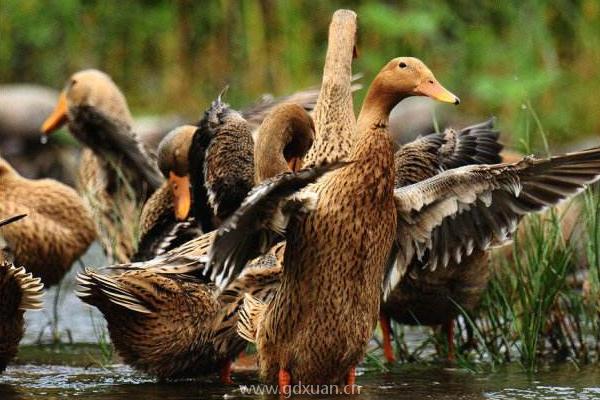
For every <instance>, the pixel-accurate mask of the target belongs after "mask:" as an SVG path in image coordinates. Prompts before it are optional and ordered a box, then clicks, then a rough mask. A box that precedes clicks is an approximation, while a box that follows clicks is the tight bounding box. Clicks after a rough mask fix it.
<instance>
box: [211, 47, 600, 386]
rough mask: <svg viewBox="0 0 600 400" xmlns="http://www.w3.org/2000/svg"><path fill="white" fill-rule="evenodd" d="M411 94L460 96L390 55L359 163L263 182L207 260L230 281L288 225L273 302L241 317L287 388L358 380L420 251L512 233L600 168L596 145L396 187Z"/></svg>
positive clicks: (373, 93) (448, 250)
mask: <svg viewBox="0 0 600 400" xmlns="http://www.w3.org/2000/svg"><path fill="white" fill-rule="evenodd" d="M410 95H428V96H430V97H433V98H435V99H438V100H441V101H446V102H452V103H458V98H456V97H455V96H454V95H452V94H451V93H449V92H448V91H447V90H445V89H443V87H441V85H440V84H439V83H438V82H437V80H436V79H435V78H434V77H433V74H432V73H431V72H430V71H429V69H428V68H427V67H426V66H425V65H424V64H423V63H422V62H421V61H420V60H417V59H415V58H409V57H402V58H397V59H394V60H392V61H390V62H389V63H388V64H387V65H386V66H385V67H384V68H383V69H382V71H381V72H380V73H379V74H378V75H377V77H376V78H375V80H374V81H373V83H372V85H371V87H370V89H369V91H368V93H367V96H366V99H365V102H364V104H363V108H362V110H361V113H360V116H359V118H358V122H357V130H356V135H355V145H354V149H353V151H352V153H351V154H350V157H349V161H350V164H349V165H348V166H347V167H345V168H342V169H340V170H338V171H335V172H332V173H331V174H329V175H326V176H325V177H323V178H322V179H321V180H319V181H318V182H317V183H316V184H315V185H313V186H311V187H309V189H308V190H304V191H303V192H300V193H298V194H296V195H295V196H294V197H293V198H292V199H289V198H288V199H287V200H286V196H288V193H278V190H277V189H278V187H277V184H276V183H272V184H271V186H272V187H271V189H270V190H267V189H266V188H263V189H262V190H259V189H255V190H254V191H253V193H251V194H250V195H249V196H248V198H247V199H246V200H245V201H244V203H243V204H242V206H241V207H240V209H239V210H238V211H237V212H236V213H235V214H234V215H233V216H232V217H231V218H230V219H229V220H228V222H227V223H225V224H223V226H222V227H221V228H219V230H218V231H217V235H216V237H215V241H214V242H213V246H212V248H211V257H210V262H209V263H208V266H207V269H206V271H205V272H210V276H211V278H214V279H215V280H216V282H217V284H218V285H219V286H220V287H223V286H225V285H226V284H228V282H229V281H230V280H231V277H232V276H235V274H236V272H237V271H239V270H240V269H241V268H243V266H244V265H245V262H246V259H247V258H248V257H249V256H254V255H255V254H256V253H257V248H258V253H260V252H261V251H264V250H265V249H268V248H269V239H270V238H271V237H272V234H271V233H270V232H272V231H273V230H275V231H277V232H278V233H279V234H281V233H282V231H283V230H284V229H286V231H285V237H286V239H287V243H286V249H285V255H284V263H283V265H284V266H283V270H282V277H281V286H280V288H279V289H278V290H277V292H276V293H275V295H274V298H273V300H272V301H271V302H268V303H262V302H260V301H257V300H256V299H253V298H252V297H251V296H248V295H247V296H246V297H247V299H246V301H245V304H244V308H243V309H242V311H241V317H240V333H241V334H242V335H243V336H244V337H245V338H247V339H249V340H252V341H255V342H256V344H257V347H258V351H259V364H260V369H261V375H262V377H263V379H267V380H276V379H277V380H278V381H279V385H280V386H282V387H283V388H285V387H287V385H289V383H290V382H291V381H302V382H304V383H323V382H330V383H342V382H346V383H347V384H350V383H353V381H354V378H353V376H354V366H355V365H356V364H357V363H358V362H359V361H360V359H361V357H362V356H363V354H364V351H365V348H366V344H367V343H368V340H369V339H370V337H371V333H372V330H373V328H374V326H375V323H376V319H377V315H378V313H379V295H380V292H379V290H380V288H381V287H383V289H384V298H387V296H388V295H389V293H390V291H391V290H392V289H393V288H394V287H396V285H397V284H398V282H399V281H400V280H401V279H402V277H403V276H404V273H405V271H406V269H407V267H408V266H409V264H410V263H411V262H412V260H413V259H414V257H418V259H420V260H423V259H425V257H426V258H427V264H426V267H428V268H430V269H431V270H435V269H436V268H446V267H447V266H448V263H449V262H450V260H453V261H455V262H456V263H460V262H461V260H462V258H463V257H465V256H469V255H471V254H473V251H474V250H482V251H483V250H486V249H487V248H489V247H490V246H493V245H496V244H500V243H502V242H504V241H506V240H507V239H508V236H509V234H510V233H511V232H512V231H514V229H516V226H517V223H518V221H519V219H520V218H521V217H522V216H523V215H525V214H527V213H529V212H533V211H538V210H540V209H543V208H545V207H547V206H549V205H552V204H555V203H556V202H558V201H559V200H561V199H564V198H566V197H568V196H570V195H572V194H574V193H577V192H579V191H580V190H581V189H582V187H583V186H585V185H586V184H588V183H590V182H593V181H594V180H596V179H597V178H598V174H599V173H600V149H598V148H595V149H590V150H586V151H582V152H579V153H572V154H567V155H565V156H559V157H554V158H551V159H546V160H540V159H535V158H533V157H530V158H526V159H524V160H523V161H521V162H519V163H515V164H497V165H469V166H464V167H460V168H455V169H451V170H448V171H444V172H441V173H439V174H437V175H435V176H434V177H432V178H429V179H426V180H424V181H420V182H418V183H416V184H413V185H407V186H403V187H401V188H398V189H394V161H393V156H394V153H393V145H392V142H391V139H390V138H389V136H388V134H387V122H388V116H389V112H390V110H391V109H392V107H393V106H395V105H396V104H397V103H398V102H399V101H401V100H402V99H403V98H405V97H407V96H410ZM307 197H312V204H311V205H310V206H306V205H305V206H304V210H303V213H302V214H301V215H297V216H296V218H295V219H294V218H291V217H290V218H289V219H288V220H287V221H289V223H288V224H287V225H285V224H283V223H282V220H283V219H282V218H281V215H282V214H284V215H285V210H290V209H292V210H294V208H298V207H297V206H296V205H295V204H294V203H297V202H298V200H299V199H301V198H307ZM315 203H316V204H315ZM265 204H270V205H271V206H272V205H273V204H276V205H279V206H280V207H279V208H277V207H274V208H273V211H274V212H273V213H272V214H270V215H267V214H265V215H264V216H265V218H264V220H263V222H262V223H259V222H256V221H255V220H254V219H253V218H251V216H253V215H256V212H257V210H261V209H263V208H264V205H265ZM382 278H384V279H382ZM284 390H285V389H284Z"/></svg>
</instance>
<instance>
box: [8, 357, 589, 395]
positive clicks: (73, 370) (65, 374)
mask: <svg viewBox="0 0 600 400" xmlns="http://www.w3.org/2000/svg"><path fill="white" fill-rule="evenodd" d="M359 373H360V375H359V377H358V378H357V383H358V384H359V385H360V386H361V388H360V389H361V390H360V395H355V396H343V395H339V396H336V398H345V397H351V398H354V399H390V398H391V399H437V400H442V399H448V400H451V399H452V400H455V399H545V400H550V399H581V400H584V399H585V400H588V399H600V387H598V385H599V382H598V377H600V369H598V368H583V369H581V370H576V369H575V368H573V367H571V366H562V367H560V368H555V369H553V370H551V371H546V372H542V373H539V374H536V375H535V376H531V377H528V376H527V375H526V374H524V373H522V372H521V371H520V370H519V369H518V368H510V369H505V370H503V371H500V372H496V373H492V374H472V373H470V372H465V371H463V370H458V369H451V368H443V367H438V366H430V365H402V366H398V367H397V368H395V369H394V370H393V371H392V372H389V373H380V372H373V371H359ZM234 380H235V384H233V385H228V386H224V385H221V384H220V383H219V382H218V381H217V380H211V379H205V380H199V381H186V382H173V383H158V382H156V381H154V380H152V379H149V378H146V377H143V376H140V374H138V373H136V372H135V371H133V370H131V369H130V368H128V367H126V366H120V365H119V366H112V367H110V368H108V369H104V368H96V367H91V368H84V367H68V366H58V365H31V364H28V365H21V366H11V367H9V368H8V369H7V371H6V372H5V374H4V375H2V376H0V399H3V400H4V399H6V400H9V399H31V398H63V397H70V396H78V397H80V398H86V399H107V400H112V399H114V400H117V399H120V400H123V399H127V400H137V399H140V400H141V399H149V398H158V397H160V398H163V399H198V398H202V399H204V398H207V399H252V398H264V397H269V396H265V395H263V396H261V395H257V394H246V393H244V392H243V390H244V389H247V388H251V385H256V384H257V382H256V380H255V378H254V374H253V373H249V372H245V373H236V374H234ZM242 386H244V388H242ZM313 390H315V391H316V390H317V389H316V388H315V389H313ZM321 390H328V389H321ZM270 397H275V396H270ZM296 398H312V399H319V398H327V396H321V395H311V396H296Z"/></svg>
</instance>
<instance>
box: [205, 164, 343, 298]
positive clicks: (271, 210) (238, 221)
mask: <svg viewBox="0 0 600 400" xmlns="http://www.w3.org/2000/svg"><path fill="white" fill-rule="evenodd" d="M346 164H347V163H345V162H335V163H329V164H321V165H319V166H317V167H312V168H307V169H303V170H300V171H298V172H286V173H283V174H280V175H277V176H275V177H274V178H271V179H268V180H266V181H264V182H263V183H261V184H260V185H258V186H256V187H255V188H254V189H253V190H252V191H251V192H250V193H249V194H248V197H246V199H245V200H244V202H243V203H242V205H241V206H240V208H239V209H238V210H237V211H236V212H235V213H234V214H233V215H232V216H231V217H230V218H229V219H228V220H227V221H225V222H224V223H223V224H222V225H221V226H220V227H219V229H218V230H217V233H216V236H215V240H214V242H213V245H212V248H211V251H210V255H209V263H208V264H207V265H206V268H205V274H206V275H210V279H211V281H213V282H215V284H216V285H217V286H219V287H221V288H223V287H225V286H227V284H229V282H230V281H231V280H232V279H233V278H235V276H237V275H238V274H239V273H240V271H241V270H242V268H243V267H244V266H245V265H246V263H247V262H248V261H250V260H251V259H253V258H256V257H258V256H259V255H262V254H265V253H266V252H267V251H268V250H269V249H270V248H271V247H272V246H273V245H275V244H276V243H277V242H278V241H280V240H282V239H283V238H284V235H285V229H286V228H287V225H288V222H289V221H290V218H291V217H292V216H294V215H297V214H299V213H303V212H308V211H310V210H311V209H312V208H314V205H315V204H316V201H317V200H318V198H317V197H318V195H317V193H316V192H313V191H311V190H310V189H307V190H303V191H301V189H303V188H304V187H306V186H307V185H309V184H311V183H313V182H315V181H316V180H317V179H319V178H320V177H321V176H323V175H324V174H325V173H327V172H329V171H332V170H334V169H337V168H340V167H342V166H344V165H346Z"/></svg>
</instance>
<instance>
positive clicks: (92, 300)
mask: <svg viewBox="0 0 600 400" xmlns="http://www.w3.org/2000/svg"><path fill="white" fill-rule="evenodd" d="M77 283H78V284H79V288H78V289H77V290H76V291H75V294H76V295H77V297H79V298H80V299H81V300H82V301H83V302H84V303H87V304H90V305H93V306H98V301H99V300H100V299H101V298H104V299H105V300H107V301H109V302H110V303H113V304H115V305H118V306H121V307H125V308H127V309H129V310H131V311H135V312H137V313H141V314H150V313H152V311H151V310H150V309H148V307H146V306H145V305H144V304H143V302H142V301H141V300H140V299H139V298H138V297H136V296H135V295H133V294H132V293H130V292H129V291H127V290H126V289H125V288H124V287H123V286H122V285H121V284H120V283H119V282H118V281H117V280H116V279H114V278H113V277H111V276H107V275H103V274H99V273H97V272H95V271H93V270H91V269H89V268H84V269H83V271H81V272H79V273H78V274H77Z"/></svg>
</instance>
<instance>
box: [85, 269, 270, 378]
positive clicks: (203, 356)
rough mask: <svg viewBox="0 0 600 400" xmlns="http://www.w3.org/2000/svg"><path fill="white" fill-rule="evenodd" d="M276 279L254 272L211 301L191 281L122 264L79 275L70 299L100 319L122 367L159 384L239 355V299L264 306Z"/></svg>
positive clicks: (208, 292) (207, 288)
mask: <svg viewBox="0 0 600 400" xmlns="http://www.w3.org/2000/svg"><path fill="white" fill-rule="evenodd" d="M270 267H275V264H272V265H270ZM278 274H279V270H278V269H277V268H263V267H258V268H254V270H253V271H248V273H247V274H245V275H244V276H240V277H239V279H237V280H236V281H234V282H232V284H231V286H230V287H228V288H227V290H226V291H225V292H224V293H223V294H221V295H219V294H218V293H217V291H216V290H215V288H214V286H213V285H211V284H207V283H206V282H204V281H202V280H199V279H196V278H194V277H191V276H186V275H182V274H175V275H173V274H168V273H167V274H164V273H161V272H159V271H158V270H156V269H152V268H150V269H144V268H136V267H133V266H132V267H128V266H127V265H122V266H119V268H118V269H117V270H113V273H107V271H92V270H90V269H86V270H84V271H83V272H81V273H80V274H79V275H78V282H79V289H78V292H77V295H78V296H79V297H80V298H81V299H82V301H84V302H86V303H88V304H90V305H93V306H95V307H97V308H98V309H99V310H100V311H101V312H102V314H103V315H104V317H105V318H106V320H107V322H108V330H109V333H110V337H111V341H112V343H113V344H114V346H115V348H116V350H117V352H118V353H119V355H120V356H121V357H122V358H123V360H124V361H125V362H126V363H127V364H129V365H131V366H133V367H134V368H136V369H138V370H140V371H143V372H145V373H148V374H149V375H152V376H155V377H158V378H161V379H177V378H193V377H198V376H200V375H202V374H210V373H215V372H219V371H220V370H221V369H222V368H223V367H224V366H226V365H227V364H228V363H229V362H231V361H232V360H233V359H234V358H235V357H236V356H237V355H238V354H239V352H240V351H242V350H243V349H244V347H245V342H244V340H243V339H242V338H240V337H239V336H237V334H236V321H237V309H238V307H239V304H240V303H241V302H242V300H243V295H244V293H253V294H254V295H256V296H257V297H258V298H261V299H265V300H266V299H267V298H269V296H270V295H271V293H272V290H271V287H272V286H273V285H274V283H273V282H277V281H278V278H279V275H278Z"/></svg>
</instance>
